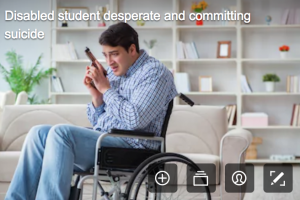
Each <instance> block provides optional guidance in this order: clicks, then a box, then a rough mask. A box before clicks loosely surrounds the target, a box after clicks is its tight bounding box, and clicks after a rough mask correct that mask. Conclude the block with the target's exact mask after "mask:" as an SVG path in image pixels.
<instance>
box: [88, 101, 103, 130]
mask: <svg viewBox="0 0 300 200" xmlns="http://www.w3.org/2000/svg"><path fill="white" fill-rule="evenodd" d="M104 105H105V103H103V104H101V105H100V106H99V107H95V106H94V105H93V103H92V102H90V103H88V104H87V116H88V119H89V121H90V123H91V124H92V125H93V126H95V125H96V124H97V121H98V118H99V116H100V115H101V114H102V113H103V112H104Z"/></svg>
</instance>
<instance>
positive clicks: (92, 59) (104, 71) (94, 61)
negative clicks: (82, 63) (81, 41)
mask: <svg viewBox="0 0 300 200" xmlns="http://www.w3.org/2000/svg"><path fill="white" fill-rule="evenodd" d="M85 53H86V55H87V57H88V58H89V59H90V60H91V62H92V64H91V66H93V67H95V68H97V69H98V66H97V64H96V58H95V56H94V55H93V54H92V52H91V50H90V49H89V48H88V47H86V49H85ZM102 70H103V74H104V76H107V71H106V70H105V69H104V68H103V67H102ZM91 85H92V86H93V87H94V88H95V84H94V82H93V80H92V81H91Z"/></svg>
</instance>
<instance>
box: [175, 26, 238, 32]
mask: <svg viewBox="0 0 300 200" xmlns="http://www.w3.org/2000/svg"><path fill="white" fill-rule="evenodd" d="M175 28H176V29H178V30H187V29H190V30H191V29H193V30H215V31H225V30H231V31H235V30H236V28H237V26H236V25H232V26H230V25H228V26H221V25H204V26H196V25H178V26H176V27H175Z"/></svg>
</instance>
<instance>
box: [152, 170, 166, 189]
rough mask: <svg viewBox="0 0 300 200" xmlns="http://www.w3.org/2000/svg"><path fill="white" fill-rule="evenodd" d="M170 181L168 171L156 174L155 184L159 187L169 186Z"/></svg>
mask: <svg viewBox="0 0 300 200" xmlns="http://www.w3.org/2000/svg"><path fill="white" fill-rule="evenodd" d="M169 181H170V175H169V174H168V172H166V171H159V172H157V173H156V174H155V182H156V183H157V184H158V185H161V186H164V185H167V184H168V183H169Z"/></svg>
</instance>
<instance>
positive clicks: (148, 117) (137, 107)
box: [103, 69, 173, 130]
mask: <svg viewBox="0 0 300 200" xmlns="http://www.w3.org/2000/svg"><path fill="white" fill-rule="evenodd" d="M164 70H165V69H163V70H152V71H149V72H147V73H146V75H145V76H143V78H142V80H140V83H139V84H138V85H137V86H136V88H135V89H134V93H133V94H132V98H131V100H130V101H129V100H127V99H125V98H124V97H123V96H121V95H120V94H118V93H117V92H116V91H115V90H114V89H112V88H110V89H109V90H107V91H106V92H105V93H104V94H103V100H104V102H105V103H106V104H107V109H106V112H109V113H110V114H112V115H114V116H115V117H116V118H118V119H119V120H120V121H122V122H124V123H125V124H127V125H128V127H129V128H130V129H133V130H134V129H142V128H144V127H146V126H147V125H148V124H149V122H150V121H152V120H153V119H155V118H156V117H157V115H158V114H159V113H160V112H161V110H162V109H163V108H164V107H165V102H166V98H167V96H168V93H169V91H170V89H171V88H170V87H172V86H173V85H172V78H170V77H171V76H168V75H167V74H166V73H164Z"/></svg>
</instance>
